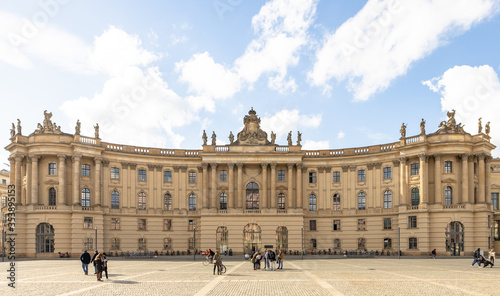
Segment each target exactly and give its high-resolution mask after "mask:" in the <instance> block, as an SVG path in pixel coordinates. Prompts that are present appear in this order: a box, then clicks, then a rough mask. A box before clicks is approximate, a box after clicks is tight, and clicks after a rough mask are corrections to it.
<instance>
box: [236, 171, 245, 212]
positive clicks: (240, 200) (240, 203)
mask: <svg viewBox="0 0 500 296" xmlns="http://www.w3.org/2000/svg"><path fill="white" fill-rule="evenodd" d="M236 166H237V167H238V194H237V196H236V200H237V207H238V208H244V206H243V189H242V188H243V164H242V163H241V162H239V163H237V164H236Z"/></svg>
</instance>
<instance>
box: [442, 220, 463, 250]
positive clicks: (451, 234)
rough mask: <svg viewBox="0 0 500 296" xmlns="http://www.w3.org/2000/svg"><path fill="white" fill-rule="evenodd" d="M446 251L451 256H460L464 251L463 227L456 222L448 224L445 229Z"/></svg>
mask: <svg viewBox="0 0 500 296" xmlns="http://www.w3.org/2000/svg"><path fill="white" fill-rule="evenodd" d="M446 251H447V252H450V254H451V256H460V252H463V251H464V225H463V224H462V223H460V222H458V221H453V222H451V223H450V224H448V227H447V229H446Z"/></svg>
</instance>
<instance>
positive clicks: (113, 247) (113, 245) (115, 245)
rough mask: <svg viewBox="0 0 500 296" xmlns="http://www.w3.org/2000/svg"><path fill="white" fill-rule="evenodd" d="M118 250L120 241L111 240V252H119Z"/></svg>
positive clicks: (117, 239)
mask: <svg viewBox="0 0 500 296" xmlns="http://www.w3.org/2000/svg"><path fill="white" fill-rule="evenodd" d="M119 249H120V239H119V238H112V239H111V250H119Z"/></svg>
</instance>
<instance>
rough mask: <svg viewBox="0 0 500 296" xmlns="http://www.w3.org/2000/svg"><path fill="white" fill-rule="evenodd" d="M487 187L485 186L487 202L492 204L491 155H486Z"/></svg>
mask: <svg viewBox="0 0 500 296" xmlns="http://www.w3.org/2000/svg"><path fill="white" fill-rule="evenodd" d="M485 161H486V180H485V183H486V188H485V190H486V191H485V192H486V193H485V197H486V203H487V204H491V168H490V166H491V156H486V159H485Z"/></svg>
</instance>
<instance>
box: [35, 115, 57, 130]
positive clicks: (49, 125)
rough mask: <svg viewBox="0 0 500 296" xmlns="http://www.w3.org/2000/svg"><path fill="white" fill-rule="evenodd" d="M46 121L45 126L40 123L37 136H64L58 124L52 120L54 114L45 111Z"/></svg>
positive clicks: (44, 121)
mask: <svg viewBox="0 0 500 296" xmlns="http://www.w3.org/2000/svg"><path fill="white" fill-rule="evenodd" d="M43 115H44V120H43V126H42V125H41V124H40V123H38V125H37V129H36V130H35V134H62V132H61V127H60V126H57V124H56V123H55V122H54V123H52V121H51V120H50V119H51V118H52V112H50V113H49V112H47V110H45V111H43Z"/></svg>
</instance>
